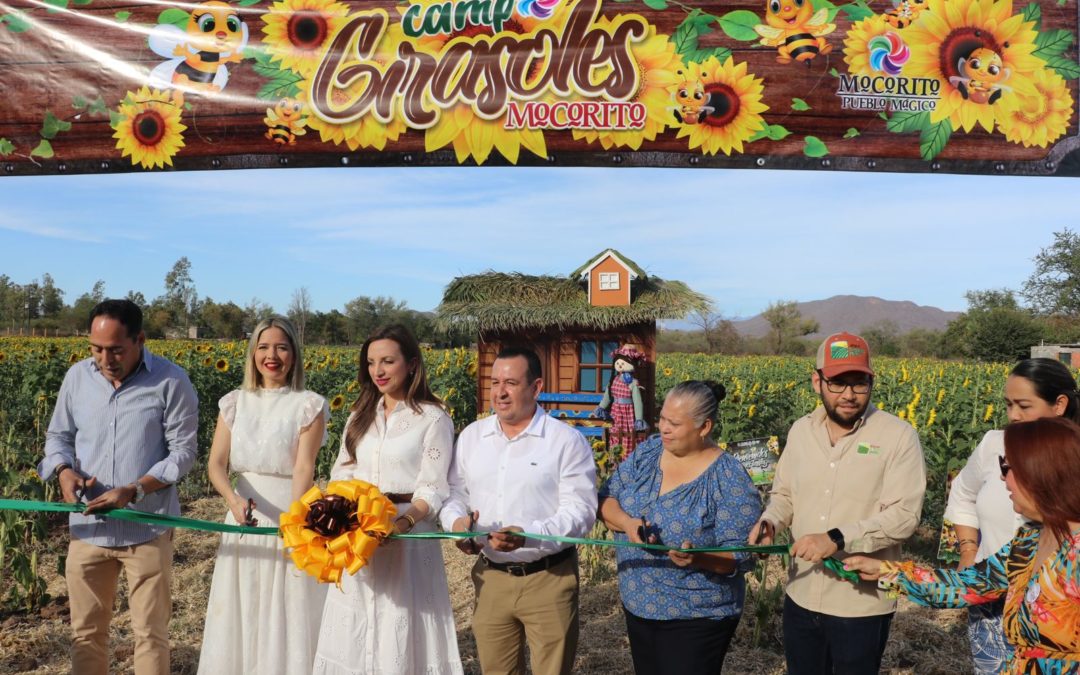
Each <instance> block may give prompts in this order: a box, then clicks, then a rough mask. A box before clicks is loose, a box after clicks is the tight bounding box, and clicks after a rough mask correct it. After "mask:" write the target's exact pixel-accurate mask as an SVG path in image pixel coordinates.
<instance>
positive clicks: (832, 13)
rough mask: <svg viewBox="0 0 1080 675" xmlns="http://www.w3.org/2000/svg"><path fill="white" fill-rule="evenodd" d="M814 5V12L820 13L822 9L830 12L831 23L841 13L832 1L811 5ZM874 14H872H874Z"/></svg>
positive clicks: (819, 0) (827, 0)
mask: <svg viewBox="0 0 1080 675" xmlns="http://www.w3.org/2000/svg"><path fill="white" fill-rule="evenodd" d="M811 4H813V5H814V11H815V12H818V11H820V10H821V9H822V8H825V9H827V10H829V21H832V20H833V19H835V18H836V14H837V13H838V12H839V11H840V8H839V7H837V6H836V5H834V4H833V3H832V2H830V0H813V2H812V3H811ZM872 13H873V12H871V14H872Z"/></svg>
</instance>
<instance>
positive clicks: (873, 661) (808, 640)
mask: <svg viewBox="0 0 1080 675" xmlns="http://www.w3.org/2000/svg"><path fill="white" fill-rule="evenodd" d="M892 617H893V615H892V614H881V615H878V616H858V617H844V616H832V615H830V614H822V613H820V612H811V611H810V610H808V609H804V608H803V607H800V606H799V605H798V604H796V603H794V602H792V600H791V598H789V597H785V599H784V658H786V659H787V668H788V675H833V674H834V673H835V675H877V673H878V671H879V670H880V669H881V655H882V653H883V652H884V651H885V643H886V642H887V641H888V639H889V624H890V622H891V621H892Z"/></svg>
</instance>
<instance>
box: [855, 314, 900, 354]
mask: <svg viewBox="0 0 1080 675" xmlns="http://www.w3.org/2000/svg"><path fill="white" fill-rule="evenodd" d="M859 335H861V336H862V338H863V339H864V340H866V342H867V344H869V345H870V353H872V354H873V355H874V356H899V355H900V327H899V326H897V325H896V322H895V321H892V320H891V319H883V320H881V321H878V322H876V323H872V324H870V325H869V326H863V327H862V328H860V329H859Z"/></svg>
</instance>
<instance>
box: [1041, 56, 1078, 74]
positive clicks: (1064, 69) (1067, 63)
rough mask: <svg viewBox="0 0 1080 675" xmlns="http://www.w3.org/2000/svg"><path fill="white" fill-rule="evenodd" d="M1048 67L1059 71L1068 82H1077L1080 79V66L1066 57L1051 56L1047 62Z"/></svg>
mask: <svg viewBox="0 0 1080 675" xmlns="http://www.w3.org/2000/svg"><path fill="white" fill-rule="evenodd" d="M1046 65H1047V66H1049V67H1050V68H1053V69H1054V70H1056V71H1057V73H1058V75H1061V76H1062V77H1064V78H1065V79H1066V80H1075V79H1076V78H1078V77H1080V64H1078V63H1077V62H1076V61H1074V60H1072V59H1070V58H1068V57H1065V56H1051V57H1050V58H1048V59H1047V60H1046Z"/></svg>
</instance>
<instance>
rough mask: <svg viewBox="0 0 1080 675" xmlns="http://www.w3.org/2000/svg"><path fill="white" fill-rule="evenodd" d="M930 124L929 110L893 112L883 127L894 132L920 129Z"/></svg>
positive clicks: (905, 132) (904, 132) (900, 132)
mask: <svg viewBox="0 0 1080 675" xmlns="http://www.w3.org/2000/svg"><path fill="white" fill-rule="evenodd" d="M929 126H930V113H929V112H904V111H901V112H895V113H893V116H892V117H891V118H889V122H888V124H886V125H885V128H886V129H888V130H889V131H891V132H893V133H894V134H907V133H911V132H913V131H922V130H923V129H926V128H928V127H929Z"/></svg>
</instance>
